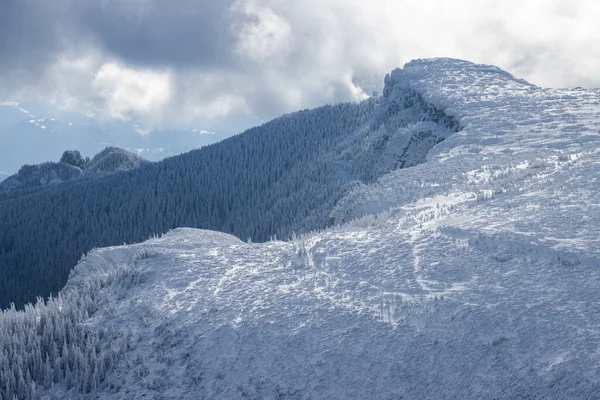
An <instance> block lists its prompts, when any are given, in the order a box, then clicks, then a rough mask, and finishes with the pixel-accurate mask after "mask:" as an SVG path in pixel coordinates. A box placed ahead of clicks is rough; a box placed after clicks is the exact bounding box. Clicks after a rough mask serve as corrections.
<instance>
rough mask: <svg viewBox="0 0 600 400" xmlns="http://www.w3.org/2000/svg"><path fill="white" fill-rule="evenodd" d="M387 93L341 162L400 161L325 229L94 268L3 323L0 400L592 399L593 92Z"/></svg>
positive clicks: (472, 70) (190, 242) (179, 234)
mask: <svg viewBox="0 0 600 400" xmlns="http://www.w3.org/2000/svg"><path fill="white" fill-rule="evenodd" d="M385 83H386V87H385V91H384V95H383V98H382V99H381V101H380V102H378V103H377V105H376V106H375V107H374V108H373V111H372V113H371V114H370V116H369V118H367V120H366V121H364V122H362V123H360V124H359V126H360V127H364V129H365V131H363V132H368V133H365V134H364V135H357V136H354V138H353V139H352V140H351V142H352V143H354V144H356V143H371V144H375V143H381V141H382V140H383V141H384V142H385V143H388V142H390V141H392V142H394V141H398V142H401V143H404V147H401V149H399V151H400V152H399V153H396V155H400V156H402V158H400V159H398V158H396V156H394V157H391V156H390V157H381V158H382V159H385V160H386V162H385V163H384V164H383V165H381V164H377V166H376V167H374V168H371V169H370V170H369V173H368V174H367V175H369V176H372V175H370V174H374V175H376V174H375V173H374V172H373V171H385V173H383V175H381V176H380V177H379V178H378V179H376V180H365V181H364V182H362V183H356V184H354V185H352V186H351V187H350V188H349V190H348V191H346V192H345V194H344V196H343V198H342V199H341V200H339V201H336V202H335V206H334V207H333V208H332V209H331V211H330V214H329V219H330V223H333V224H334V225H333V226H330V227H329V228H327V229H325V230H323V231H320V232H317V233H309V234H305V235H301V236H300V237H294V238H293V239H292V240H290V241H288V242H282V241H276V240H274V241H268V242H265V243H245V242H243V241H240V240H239V239H237V238H236V237H234V236H230V235H228V234H225V233H218V232H213V231H206V230H197V229H175V230H172V231H171V232H169V233H168V234H166V235H164V236H162V237H156V238H153V239H150V240H148V241H146V242H144V243H141V244H136V245H126V246H120V247H110V248H105V249H97V250H94V251H92V252H91V253H89V254H88V255H87V256H86V257H85V258H83V259H82V260H81V262H80V263H79V264H78V265H77V266H76V267H75V269H74V271H73V272H72V273H71V276H70V278H69V281H68V283H67V285H66V287H65V288H64V289H63V291H62V292H61V296H60V297H59V298H57V299H56V298H55V299H51V300H50V301H48V302H47V303H46V304H43V303H38V304H37V305H36V306H35V307H33V306H28V307H27V308H26V309H25V311H16V310H14V309H11V310H6V311H4V312H3V314H2V315H1V316H0V381H2V382H3V383H4V385H3V386H2V387H0V395H2V396H3V397H6V398H11V397H12V396H13V395H16V396H17V397H18V398H35V396H40V395H41V396H48V397H52V396H54V397H78V396H80V397H84V398H122V399H129V398H144V397H151V396H154V397H157V398H189V399H196V398H289V399H296V398H297V399H300V398H340V399H341V398H364V399H371V398H380V399H398V398H419V399H434V398H435V399H438V398H444V399H480V398H496V399H516V398H530V399H534V398H540V399H542V398H543V399H595V398H599V396H600V369H599V368H600V353H599V352H598V348H599V346H600V308H599V307H598V301H597V299H598V291H599V289H600V269H599V268H600V254H599V250H600V213H599V212H598V202H597V199H596V197H597V193H598V192H599V191H600V182H599V181H598V180H597V176H598V174H599V173H600V162H599V161H598V153H599V152H600V119H599V116H600V90H586V89H544V88H539V87H536V86H534V85H531V84H529V83H527V82H524V81H521V80H518V79H515V78H513V77H512V76H511V75H509V74H508V73H506V72H504V71H501V70H499V69H497V68H495V67H490V66H485V65H476V64H471V63H468V62H466V61H460V60H453V59H431V60H417V61H413V62H411V63H409V64H407V65H405V66H404V68H402V69H397V70H395V71H393V72H392V73H391V74H390V75H389V76H388V77H386V81H385ZM417 103H418V104H419V106H418V112H416V111H415V110H416V108H414V107H415V104H417ZM402 110H404V111H402ZM413 112H414V113H415V114H414V115H413V117H412V118H411V119H410V121H411V122H409V123H406V122H407V121H408V120H404V122H403V123H400V122H396V121H398V119H397V118H396V116H398V115H400V114H404V115H409V114H412V113H413ZM399 113H400V114H399ZM414 117H416V118H414ZM398 118H399V117H398ZM415 119H416V120H417V121H415ZM359 130H360V129H359ZM398 130H400V131H401V132H404V133H405V134H402V135H400V136H402V137H398V138H396V137H393V136H394V135H391V133H394V132H396V131H398ZM407 130H408V131H407ZM374 132H382V134H381V135H379V136H376V140H374V141H369V140H368V138H369V137H371V138H372V137H373V136H372V135H373V134H374ZM383 132H385V133H383ZM407 132H411V133H410V134H409V135H408V136H407V135H406V133H407ZM386 135H388V138H387V139H384V138H385V136H386ZM417 139H418V140H417ZM442 139H445V140H443V141H440V140H442ZM425 142H427V143H430V144H431V146H432V147H431V146H428V145H426V144H424V143H425ZM413 143H415V144H413ZM366 148H367V149H368V150H367V151H371V152H373V151H374V150H377V149H378V147H377V146H376V145H374V146H371V147H368V146H367V147H366ZM407 148H408V149H413V148H414V149H421V150H414V151H411V152H410V153H411V154H413V155H411V156H409V155H408V154H405V153H404V152H403V151H402V150H403V149H407ZM426 148H429V150H428V151H426V157H425V158H424V159H423V160H420V161H425V162H420V163H418V161H417V159H420V157H417V158H416V159H415V161H414V162H413V161H409V160H412V157H413V156H414V154H416V153H419V152H423V151H424V149H426ZM386 151H391V149H388V150H383V153H384V154H387V153H386ZM344 154H346V157H348V159H353V160H354V159H355V158H353V157H359V158H360V150H359V148H357V146H349V147H347V152H346V153H344ZM372 154H375V155H377V154H378V153H375V152H373V153H372ZM403 154H404V155H403ZM388 162H389V163H388ZM357 165H360V168H364V167H365V166H367V165H369V164H368V163H367V161H364V162H363V161H361V162H359V163H358V164H357ZM408 165H412V167H410V168H400V167H407V166H408ZM357 168H358V167H357ZM387 168H389V169H387ZM348 170H350V171H351V170H352V169H344V171H348ZM337 172H338V173H339V170H337ZM57 343H58V344H57Z"/></svg>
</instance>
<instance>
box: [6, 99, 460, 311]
mask: <svg viewBox="0 0 600 400" xmlns="http://www.w3.org/2000/svg"><path fill="white" fill-rule="evenodd" d="M458 129H459V125H458V123H456V121H454V120H453V119H452V118H451V117H450V116H447V115H446V114H445V113H444V112H443V111H441V110H439V109H437V108H435V107H433V106H432V105H430V104H428V103H426V102H425V101H424V100H423V99H422V97H421V95H419V94H418V93H416V92H414V91H412V90H408V89H407V90H406V91H405V92H403V93H402V96H400V97H395V98H394V99H387V98H386V97H385V96H384V97H383V98H371V99H369V100H366V101H363V102H361V103H344V104H338V105H327V106H324V107H320V108H317V109H313V110H304V111H299V112H296V113H292V114H289V115H285V116H282V117H280V118H277V119H275V120H273V121H271V122H269V123H266V124H264V125H262V126H260V127H256V128H253V129H250V130H248V131H246V132H244V133H243V134H241V135H238V136H236V137H233V138H230V139H228V140H225V141H223V142H220V143H217V144H214V145H210V146H207V147H205V148H202V149H199V150H196V151H192V152H190V153H187V154H184V155H181V156H177V157H172V158H169V159H166V160H164V161H162V162H159V163H156V164H149V165H142V166H140V167H139V168H138V169H136V170H133V171H127V172H123V173H116V174H113V175H111V176H107V177H105V178H102V179H98V180H94V181H89V180H75V181H72V182H66V183H64V184H62V185H58V186H48V187H46V188H44V189H43V190H40V191H37V192H35V193H29V194H27V195H25V196H20V197H19V198H7V199H4V200H0V220H1V221H3V226H2V229H1V230H0V306H2V307H6V306H8V305H9V303H11V302H14V303H15V304H16V305H17V306H21V305H23V304H24V303H26V302H29V301H33V300H34V299H35V297H36V296H48V295H49V294H50V293H56V292H57V291H58V290H59V289H60V288H61V287H62V286H63V285H64V283H65V282H66V279H67V277H68V275H69V271H70V269H71V268H72V267H73V266H74V265H75V263H76V262H77V260H78V259H79V258H80V257H81V255H82V254H83V253H85V252H88V251H89V250H90V249H92V248H94V247H103V246H109V245H115V244H123V243H124V242H127V243H132V242H139V241H142V240H145V239H147V238H148V237H150V236H152V235H154V234H160V233H163V232H166V231H168V230H169V229H172V228H176V227H195V228H207V229H213V230H219V231H223V232H227V233H232V234H234V235H236V236H238V237H239V238H241V239H243V240H247V239H251V240H254V241H263V240H266V239H268V238H269V237H270V236H272V235H276V236H278V237H289V235H291V233H292V232H293V231H294V232H296V233H300V232H305V231H308V230H313V229H319V228H323V227H325V226H327V224H328V223H331V222H332V221H330V218H329V213H330V211H331V210H332V209H333V207H334V206H335V204H336V202H337V201H338V200H339V199H340V198H341V197H342V196H343V195H344V194H345V193H347V192H348V190H350V189H351V188H353V187H355V186H356V185H361V184H362V183H364V182H368V181H371V180H373V179H375V178H377V177H378V176H380V175H382V174H384V173H386V172H388V171H390V170H393V169H396V168H401V167H406V166H411V165H415V164H418V163H420V162H422V161H424V160H425V158H426V155H427V152H428V151H429V149H430V148H431V147H432V146H433V145H435V144H436V143H438V142H440V141H442V140H444V138H445V137H446V136H447V135H448V134H449V133H451V132H455V131H456V130H458ZM92 162H93V160H92ZM32 249H35V251H32Z"/></svg>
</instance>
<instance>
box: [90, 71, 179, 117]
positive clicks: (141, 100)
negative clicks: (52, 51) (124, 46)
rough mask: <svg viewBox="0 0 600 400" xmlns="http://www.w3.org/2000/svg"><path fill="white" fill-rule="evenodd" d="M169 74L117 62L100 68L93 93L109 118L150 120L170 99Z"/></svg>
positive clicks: (93, 82) (93, 84) (95, 78)
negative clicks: (98, 98) (132, 117)
mask: <svg viewBox="0 0 600 400" xmlns="http://www.w3.org/2000/svg"><path fill="white" fill-rule="evenodd" d="M170 79H171V78H170V74H169V72H164V71H152V70H149V69H135V68H130V67H126V66H124V65H122V64H120V63H118V62H109V63H106V64H104V65H102V66H101V67H100V69H99V70H98V72H96V74H95V75H94V79H93V80H92V89H93V90H94V94H95V95H96V96H98V97H100V98H101V99H102V101H103V103H104V104H105V106H106V111H107V112H108V113H109V115H110V117H113V118H122V119H128V118H130V117H131V116H141V117H142V118H150V119H151V118H152V116H155V115H157V113H158V114H161V112H162V110H163V108H164V107H166V106H167V104H168V102H169V99H170V97H171V84H170Z"/></svg>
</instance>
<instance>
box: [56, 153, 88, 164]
mask: <svg viewBox="0 0 600 400" xmlns="http://www.w3.org/2000/svg"><path fill="white" fill-rule="evenodd" d="M60 162H61V163H65V164H69V165H72V166H74V167H78V168H83V167H85V160H84V159H83V157H81V154H80V153H79V151H77V150H67V151H65V152H64V153H63V155H62V157H61V158H60Z"/></svg>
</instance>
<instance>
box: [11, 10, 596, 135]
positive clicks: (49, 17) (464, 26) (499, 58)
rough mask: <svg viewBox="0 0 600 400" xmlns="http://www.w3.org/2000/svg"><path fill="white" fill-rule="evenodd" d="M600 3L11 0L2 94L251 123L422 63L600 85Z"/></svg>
mask: <svg viewBox="0 0 600 400" xmlns="http://www.w3.org/2000/svg"><path fill="white" fill-rule="evenodd" d="M597 4H598V2H597V0H502V1H499V0H492V1H488V0H446V1H443V0H418V1H404V0H396V1H391V0H390V1H386V0H368V1H367V0H362V1H357V0H239V1H225V0H1V1H0V54H1V55H2V56H1V57H0V93H2V97H3V99H0V100H35V101H39V102H43V103H48V104H51V105H52V106H54V107H57V108H60V109H68V110H75V111H80V112H84V113H87V114H89V115H95V116H97V117H98V118H108V117H112V118H121V119H125V120H127V119H134V120H136V121H141V123H143V124H144V126H147V127H160V126H163V127H165V126H170V127H176V126H185V125H188V124H190V123H194V124H196V125H198V124H201V125H202V126H206V127H210V128H211V129H222V130H227V131H240V130H242V129H243V128H245V127H248V126H250V125H256V124H257V123H260V122H264V121H266V120H268V119H271V118H273V117H275V116H278V115H280V114H282V113H286V112H290V111H293V110H297V109H301V108H308V107H314V106H318V105H321V104H324V103H328V102H329V103H331V102H339V101H346V100H355V99H360V98H364V97H365V96H367V95H370V94H371V93H372V92H373V91H374V90H381V86H382V82H383V77H384V75H385V73H387V72H389V71H390V70H392V69H393V68H395V67H400V66H402V65H403V64H404V63H405V62H407V61H410V60H411V59H413V58H423V57H436V56H445V57H446V56H447V57H457V58H464V59H468V60H471V61H474V62H479V63H487V64H495V65H498V66H500V67H501V68H503V69H506V70H508V71H509V72H511V73H513V74H514V75H516V76H518V77H521V78H525V79H527V80H529V81H531V82H533V83H535V84H538V85H543V86H552V87H560V86H587V87H598V86H600V46H599V45H598V44H599V43H600V29H598V28H597V21H600V8H599V6H598V5H597Z"/></svg>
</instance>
